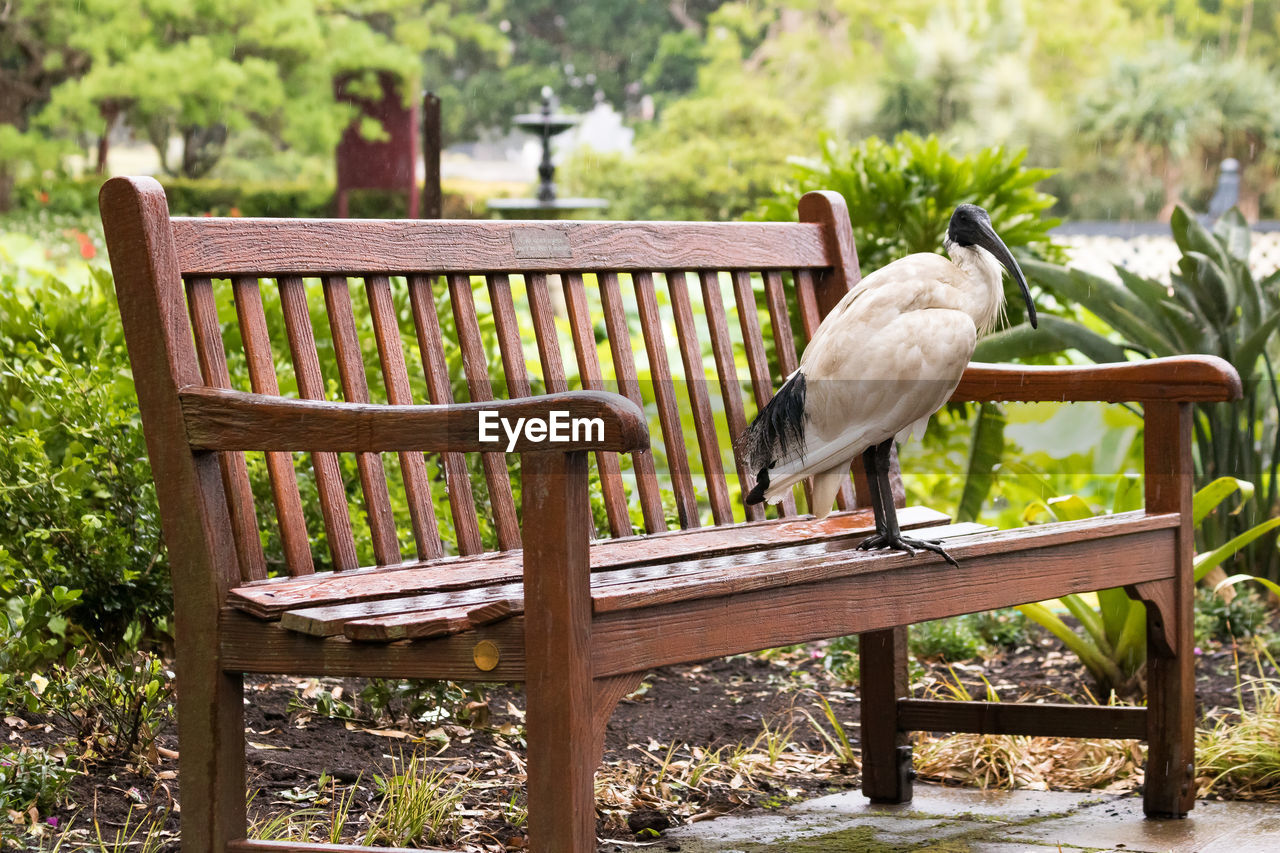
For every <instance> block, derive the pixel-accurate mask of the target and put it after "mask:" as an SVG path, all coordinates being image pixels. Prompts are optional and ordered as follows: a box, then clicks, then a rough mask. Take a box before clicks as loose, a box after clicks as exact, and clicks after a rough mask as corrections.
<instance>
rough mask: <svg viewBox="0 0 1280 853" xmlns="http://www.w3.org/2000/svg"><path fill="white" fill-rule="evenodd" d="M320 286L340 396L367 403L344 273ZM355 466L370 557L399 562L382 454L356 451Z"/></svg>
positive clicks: (381, 562) (383, 562)
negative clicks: (368, 537)
mask: <svg viewBox="0 0 1280 853" xmlns="http://www.w3.org/2000/svg"><path fill="white" fill-rule="evenodd" d="M323 286H324V303H325V308H326V310H327V311H328V313H329V331H330V334H331V335H332V336H333V349H334V354H335V356H336V357H337V362H338V378H339V381H340V382H341V383H342V396H343V399H345V400H346V401H347V402H348V403H368V402H369V382H368V379H367V377H366V376H365V372H364V355H363V354H362V353H361V351H360V337H359V335H358V333H357V332H356V320H355V313H354V310H353V308H352V306H351V290H350V285H348V283H347V279H346V277H345V276H328V277H326V278H325V279H324V280H323ZM356 470H357V472H358V473H359V475H360V491H361V494H363V495H364V507H365V516H366V518H367V519H368V522H369V536H370V540H371V544H372V545H373V558H374V559H375V560H377V562H378V565H380V566H387V565H391V564H392V563H398V562H400V543H399V541H398V540H397V538H396V522H395V518H394V517H393V516H392V514H391V496H390V493H389V492H388V491H387V473H386V469H384V468H383V467H382V457H381V456H379V455H378V454H376V453H357V454H356Z"/></svg>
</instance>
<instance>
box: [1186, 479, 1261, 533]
mask: <svg viewBox="0 0 1280 853" xmlns="http://www.w3.org/2000/svg"><path fill="white" fill-rule="evenodd" d="M1233 492H1239V493H1240V499H1241V500H1242V501H1247V500H1249V498H1251V497H1253V483H1250V482H1249V481H1248V480H1240V479H1237V478H1236V477H1219V478H1218V479H1216V480H1214V481H1213V482H1212V483H1210V484H1209V485H1207V486H1205V487H1204V488H1202V489H1200V490H1198V491H1197V492H1196V493H1195V496H1194V497H1193V498H1192V499H1191V520H1192V523H1193V524H1199V523H1200V522H1202V521H1204V519H1205V516H1207V515H1208V514H1209V513H1211V512H1213V511H1214V509H1216V508H1217V506H1218V504H1220V503H1222V502H1223V501H1224V500H1226V499H1227V496H1228V495H1230V494H1232V493H1233Z"/></svg>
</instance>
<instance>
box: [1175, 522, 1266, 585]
mask: <svg viewBox="0 0 1280 853" xmlns="http://www.w3.org/2000/svg"><path fill="white" fill-rule="evenodd" d="M1277 527H1280V516H1277V517H1276V518H1271V519H1268V520H1266V521H1264V522H1262V523H1261V524H1255V525H1254V526H1253V527H1250V528H1249V529H1248V530H1246V531H1245V532H1244V533H1241V534H1240V535H1239V536H1237V537H1236V538H1234V539H1232V540H1231V541H1229V542H1227V543H1226V544H1225V545H1220V546H1218V547H1217V548H1214V549H1213V550H1212V551H1209V552H1207V553H1204V554H1196V556H1195V559H1194V560H1193V561H1192V566H1193V567H1194V569H1195V578H1196V580H1197V581H1198V580H1200V579H1201V578H1203V577H1204V576H1205V575H1207V574H1209V572H1211V571H1213V569H1214V567H1215V566H1219V565H1221V564H1222V562H1223V561H1224V560H1226V559H1227V558H1228V557H1230V556H1232V555H1233V554H1235V553H1236V552H1237V551H1239V550H1240V549H1241V548H1244V547H1245V546H1246V545H1248V544H1250V543H1251V542H1253V541H1254V540H1255V539H1258V538H1260V537H1261V536H1263V535H1265V534H1266V533H1269V532H1270V531H1272V530H1274V529H1276V528H1277Z"/></svg>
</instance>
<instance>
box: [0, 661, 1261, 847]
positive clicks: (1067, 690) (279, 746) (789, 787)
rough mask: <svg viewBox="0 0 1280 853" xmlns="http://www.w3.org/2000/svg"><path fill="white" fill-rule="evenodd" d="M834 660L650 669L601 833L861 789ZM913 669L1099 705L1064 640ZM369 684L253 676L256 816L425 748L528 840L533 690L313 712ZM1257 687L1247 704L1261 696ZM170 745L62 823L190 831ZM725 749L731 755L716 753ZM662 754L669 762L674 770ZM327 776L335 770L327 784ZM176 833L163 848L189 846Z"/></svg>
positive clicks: (1213, 696) (1221, 673) (125, 766)
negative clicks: (762, 755) (770, 755)
mask: <svg viewBox="0 0 1280 853" xmlns="http://www.w3.org/2000/svg"><path fill="white" fill-rule="evenodd" d="M822 656H823V651H822V646H821V645H817V646H811V647H807V648H798V649H792V650H788V651H786V652H777V653H773V654H769V655H744V656H737V657H733V658H727V659H721V660H714V661H710V662H707V663H703V664H698V665H685V666H671V667H664V668H662V669H659V670H656V671H654V672H652V673H650V674H649V675H647V676H646V678H645V680H644V684H643V685H642V687H641V688H640V689H639V690H638V691H637V692H636V693H635V694H633V695H632V696H631V697H628V698H627V699H624V700H623V701H622V702H621V703H620V704H619V705H618V707H617V710H616V711H615V712H614V714H613V717H612V719H611V720H610V722H609V725H608V730H607V735H606V742H605V756H604V765H603V768H602V773H601V777H600V779H602V780H603V782H598V790H597V793H598V795H599V796H600V797H601V800H600V802H601V808H602V820H601V825H600V832H601V835H602V837H604V838H617V839H627V840H634V839H635V838H636V837H637V835H636V833H641V837H652V835H653V834H654V833H655V832H659V831H661V830H662V829H663V828H665V827H666V826H668V825H671V824H673V823H679V822H685V821H688V820H691V819H692V820H700V819H704V818H706V817H710V816H714V815H716V814H721V813H728V812H733V811H739V810H742V809H747V808H752V807H759V806H768V807H772V806H777V805H779V804H781V803H784V802H789V801H794V800H796V799H801V798H804V797H809V796H814V795H818V794H822V793H828V792H832V791H837V790H843V789H847V788H852V787H856V786H857V784H858V776H857V772H856V767H854V766H850V765H847V764H841V763H840V761H839V759H838V757H837V756H836V755H835V754H834V752H833V750H832V748H831V740H830V739H829V738H828V737H824V736H823V735H822V734H821V733H820V732H819V731H818V729H817V727H816V725H815V722H814V721H823V723H822V725H823V728H824V729H825V730H826V731H827V733H828V735H830V734H831V727H830V725H828V724H826V723H825V720H826V717H825V714H824V709H823V707H822V701H821V699H820V697H823V698H825V699H826V700H827V701H828V702H829V703H830V705H831V708H832V710H833V711H834V714H835V718H836V719H837V720H838V721H839V722H840V723H841V724H842V727H843V730H844V733H845V734H846V735H847V736H848V738H849V740H850V742H851V745H852V746H853V747H854V749H855V750H856V748H857V747H858V727H857V726H856V725H853V724H854V723H856V722H857V721H858V716H859V709H858V700H857V689H856V686H854V685H850V684H848V683H845V682H842V681H840V680H837V679H836V678H834V677H833V676H832V675H831V674H830V673H829V672H827V671H826V670H825V669H824V667H823V664H822ZM1235 660H1236V658H1235V656H1233V654H1232V650H1231V649H1230V648H1226V649H1218V650H1216V651H1211V652H1209V653H1207V654H1204V655H1202V656H1201V658H1200V661H1199V665H1198V667H1197V673H1198V675H1197V693H1198V696H1199V702H1200V708H1201V712H1202V715H1204V714H1209V713H1211V712H1212V711H1213V709H1216V708H1223V707H1226V708H1230V707H1236V706H1237V705H1238V695H1237V672H1236V669H1235V667H1236V663H1235ZM913 666H914V665H913ZM1245 666H1246V667H1247V664H1245ZM913 679H914V681H915V683H916V685H917V690H916V694H917V695H921V692H922V691H921V690H920V689H919V688H920V687H922V686H923V687H924V689H925V692H928V691H929V689H930V688H929V685H933V688H932V689H933V690H934V691H935V692H936V693H937V694H938V695H940V696H946V695H950V694H948V693H946V692H945V691H942V690H939V689H938V687H939V686H940V685H945V684H947V683H954V682H955V681H959V682H961V683H963V684H964V685H966V687H967V688H968V689H969V691H970V692H971V693H972V694H973V695H974V696H975V697H981V696H983V695H985V691H986V684H990V685H991V686H992V687H993V688H994V689H995V690H996V692H997V693H998V694H999V695H1000V697H1001V698H1002V699H1003V700H1005V701H1012V700H1015V699H1018V700H1023V701H1026V700H1031V701H1035V700H1037V699H1039V700H1042V701H1072V702H1074V701H1081V702H1087V701H1093V700H1092V694H1091V692H1090V690H1089V680H1088V676H1087V674H1086V673H1085V671H1084V670H1083V668H1082V667H1080V665H1079V664H1078V662H1077V661H1076V659H1075V658H1074V657H1072V656H1070V655H1068V654H1066V653H1064V651H1063V649H1062V648H1061V647H1060V646H1059V645H1058V644H1057V641H1055V640H1050V639H1042V640H1041V641H1040V642H1039V643H1038V644H1036V645H1032V646H1025V647H1021V648H1017V649H1013V650H1007V651H1003V652H1000V653H998V654H996V655H995V656H993V657H991V658H989V659H986V660H971V661H966V662H961V663H955V664H946V663H939V662H925V663H923V664H922V669H913ZM361 685H362V682H360V681H358V680H354V679H346V680H339V679H325V680H316V679H298V678H284V679H263V678H258V679H253V680H250V681H249V682H248V684H247V690H246V692H247V694H248V696H249V697H250V701H249V703H248V705H247V706H246V709H245V710H246V715H245V721H246V739H247V741H248V743H249V747H248V750H247V766H248V787H249V790H250V791H251V792H256V793H255V794H254V796H253V800H252V801H251V803H250V814H251V817H252V818H253V819H254V820H256V821H258V822H259V825H261V824H262V823H263V822H265V821H269V820H270V819H271V817H273V816H277V815H281V814H284V813H286V812H290V811H296V810H298V809H301V808H305V807H311V808H315V809H318V810H320V811H322V812H325V813H326V814H327V813H328V810H330V809H332V808H333V805H332V803H331V802H330V800H331V795H332V794H333V793H335V792H336V793H341V792H342V791H343V790H344V789H346V788H351V789H353V790H354V793H353V795H352V796H353V797H354V799H353V806H352V809H351V814H352V815H355V816H359V815H361V814H364V813H368V812H372V811H374V810H375V809H376V807H377V805H378V802H379V799H380V798H379V796H378V794H377V792H376V780H375V777H377V776H385V775H387V774H389V772H391V770H392V767H393V762H394V761H396V760H397V759H398V758H402V757H404V756H409V755H411V754H412V753H414V752H415V750H416V751H418V752H420V753H422V754H425V755H428V756H430V759H429V765H430V766H431V767H433V768H434V767H440V768H448V769H449V770H450V771H451V772H453V773H458V774H464V775H467V776H469V777H470V778H471V779H472V780H473V781H474V782H475V783H476V784H474V785H472V786H471V787H470V790H469V792H468V794H467V796H466V798H465V800H464V803H465V813H466V815H467V820H466V822H465V830H463V831H462V832H461V835H460V836H459V837H458V838H457V839H455V843H460V844H462V845H464V849H468V850H485V851H489V850H493V851H499V850H504V849H520V848H521V845H522V844H523V839H524V831H523V828H522V826H521V820H520V808H521V804H522V803H523V798H524V792H523V749H522V747H523V741H522V739H521V735H522V728H521V727H522V724H523V712H522V710H521V709H522V705H523V696H522V694H521V692H520V690H519V688H518V687H516V688H514V689H513V688H510V687H507V686H500V685H491V686H485V687H484V688H483V690H482V693H483V696H484V700H485V701H484V707H481V706H472V711H471V713H472V715H473V717H475V718H476V720H477V721H478V722H481V723H483V725H481V726H477V727H468V726H462V725H457V724H456V723H454V722H442V723H439V724H430V723H428V724H416V723H414V724H411V723H409V722H407V721H403V720H402V721H400V722H398V723H397V722H392V721H387V720H382V721H379V722H377V723H373V722H362V721H359V720H343V719H339V718H334V717H327V716H324V715H322V714H318V713H315V712H314V711H308V710H305V707H306V706H307V705H314V699H315V696H316V695H321V694H325V693H327V694H328V695H332V693H333V690H334V688H336V687H340V688H341V691H339V694H340V696H345V697H347V698H348V699H349V698H351V697H353V696H354V695H355V694H356V693H358V692H359V690H360V689H361ZM308 693H310V694H311V698H310V699H308V698H306V697H307V694H308ZM1244 698H1245V701H1246V703H1247V702H1248V695H1247V693H1246V694H1245V697H1244ZM8 724H9V728H10V733H9V737H10V740H11V742H12V741H13V740H15V739H18V738H20V739H23V740H25V741H27V742H29V743H33V744H40V743H45V744H47V743H53V742H57V741H59V740H65V739H66V737H68V736H69V734H70V733H68V732H66V731H64V730H60V728H59V727H58V726H57V725H54V724H52V723H50V722H49V721H46V720H43V719H40V718H38V717H34V716H31V715H27V716H25V718H24V721H19V720H18V719H17V718H12V717H11V718H10V719H9V720H8ZM762 732H763V733H764V735H765V737H763V738H762ZM770 733H772V734H773V735H774V736H775V737H778V736H785V740H786V741H788V742H789V743H790V744H791V746H789V747H787V750H786V751H785V752H784V753H783V757H784V759H785V760H784V761H781V762H780V767H781V772H778V769H779V768H777V767H775V768H773V769H772V770H769V769H768V768H764V767H763V766H762V765H763V759H761V760H759V761H756V763H755V764H748V765H743V766H746V767H748V768H749V767H755V768H757V770H759V772H756V773H752V772H749V771H748V772H747V773H746V778H744V777H743V773H741V772H727V771H726V770H725V768H724V766H723V765H724V762H725V761H726V758H725V756H727V755H730V754H732V753H733V751H734V750H735V749H736V748H737V747H739V746H740V745H749V744H752V743H753V742H754V743H755V744H756V749H755V751H756V752H767V750H768V744H769V742H770V739H769V737H768V735H769V734H770ZM776 742H777V743H782V742H783V741H781V740H778V741H776ZM673 745H675V748H674V749H672V746H673ZM156 746H157V751H156V753H155V758H156V760H155V761H154V763H153V764H152V765H151V766H143V765H140V764H136V763H132V764H131V763H125V762H119V761H116V762H100V763H97V764H95V765H94V766H92V767H90V768H89V769H88V772H86V773H84V774H83V775H80V776H78V777H77V778H76V779H75V781H74V782H73V784H72V786H71V788H70V791H69V804H68V805H66V806H65V807H63V808H62V809H61V810H59V811H58V812H57V813H56V814H55V815H53V817H54V818H55V819H56V821H57V822H58V823H59V829H60V830H61V831H65V830H66V828H67V826H68V824H69V823H70V824H71V825H72V826H75V827H79V828H80V829H81V830H85V831H91V827H92V826H93V821H94V820H96V821H97V824H98V827H99V828H100V831H101V832H102V833H103V836H104V837H105V838H107V839H110V838H113V837H115V834H116V833H117V832H118V831H119V830H121V829H122V828H124V827H125V826H126V823H127V824H128V825H129V826H130V827H137V826H138V825H139V824H140V823H141V822H145V821H146V820H147V819H149V818H151V819H155V820H156V821H157V823H159V822H161V821H162V822H163V826H164V832H163V834H164V835H165V836H169V833H172V832H176V829H177V811H178V807H177V803H178V780H177V777H176V769H177V762H176V760H175V757H176V750H177V748H178V744H177V737H176V732H174V731H172V730H169V731H166V732H165V733H163V734H162V735H160V737H159V738H158V739H157V742H156ZM716 750H720V751H721V752H720V755H719V757H718V759H717V756H716V753H715V751H716ZM708 758H709V759H710V760H709V761H707V764H708V766H709V767H712V769H713V770H717V771H719V772H708V773H707V774H706V775H705V776H704V778H703V779H702V780H700V781H699V782H698V784H697V785H696V786H695V787H692V788H684V789H681V788H680V786H679V785H678V784H674V785H673V783H671V782H668V783H666V784H667V787H666V788H665V789H664V788H663V784H664V783H663V782H662V781H661V780H660V779H659V778H658V777H659V775H660V773H661V774H665V776H666V777H667V778H669V779H673V780H674V779H676V778H678V777H679V774H680V773H681V772H686V773H687V772H688V767H689V765H692V764H696V763H697V762H698V761H700V760H705V759H708ZM787 762H790V763H789V764H788V763H787ZM664 764H667V765H669V766H668V767H667V769H666V770H665V771H664V770H663V765H664ZM673 764H674V765H675V766H674V767H673V766H671V765H673ZM717 765H718V766H717ZM321 772H324V773H326V774H327V775H328V776H329V777H331V779H333V780H335V781H333V782H329V783H328V784H327V785H326V786H325V787H324V788H323V789H318V783H319V780H320V774H321ZM685 778H686V779H687V776H686V777H685ZM646 785H647V786H648V787H646ZM673 787H675V788H676V790H675V791H672V790H671V789H672V788H673ZM172 837H173V836H169V839H170V840H169V841H168V842H167V843H166V844H165V845H164V847H163V848H162V849H175V850H176V849H177V848H176V844H175V843H173V841H172ZM64 849H66V848H64Z"/></svg>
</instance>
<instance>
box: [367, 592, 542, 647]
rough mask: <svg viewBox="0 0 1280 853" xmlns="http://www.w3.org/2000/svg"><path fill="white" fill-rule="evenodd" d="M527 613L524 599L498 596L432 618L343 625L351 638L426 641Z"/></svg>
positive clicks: (393, 618)
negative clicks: (491, 599)
mask: <svg viewBox="0 0 1280 853" xmlns="http://www.w3.org/2000/svg"><path fill="white" fill-rule="evenodd" d="M523 612H524V602H523V601H516V600H513V599H505V598H499V599H494V600H493V601H485V602H481V603H479V604H476V605H475V606H472V607H467V608H459V609H456V610H441V611H437V612H436V613H434V614H433V615H432V616H431V618H429V619H423V618H420V617H419V616H418V615H417V614H413V613H407V614H400V615H396V616H380V617H378V618H376V619H352V620H351V621H349V622H346V623H344V624H343V626H342V633H343V634H344V635H345V636H347V637H348V638H350V639H352V640H362V641H368V642H377V643H387V642H391V641H393V640H427V639H430V638H432V637H443V636H445V635H447V634H457V633H459V632H461V631H466V630H468V629H470V628H479V627H480V626H481V625H489V624H491V623H493V622H498V621H501V620H503V619H506V618H507V617H508V616H513V615H515V614H517V613H523Z"/></svg>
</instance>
